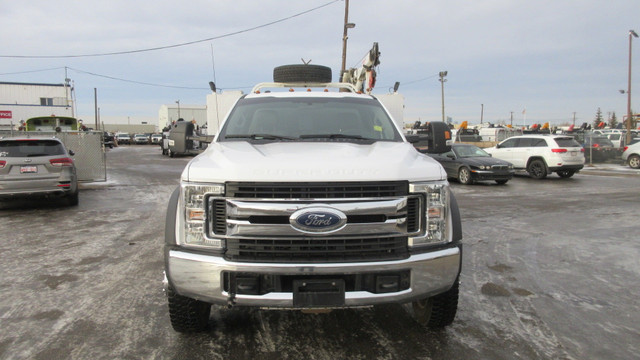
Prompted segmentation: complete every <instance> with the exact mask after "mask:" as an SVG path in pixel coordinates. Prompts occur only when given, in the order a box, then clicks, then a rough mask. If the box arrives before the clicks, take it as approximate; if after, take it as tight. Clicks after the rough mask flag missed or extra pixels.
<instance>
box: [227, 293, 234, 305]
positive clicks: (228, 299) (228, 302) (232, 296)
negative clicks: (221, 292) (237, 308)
mask: <svg viewBox="0 0 640 360" xmlns="http://www.w3.org/2000/svg"><path fill="white" fill-rule="evenodd" d="M235 304H236V293H230V294H229V297H228V298H227V308H229V309H231V308H232V307H233V306H234V305H235Z"/></svg>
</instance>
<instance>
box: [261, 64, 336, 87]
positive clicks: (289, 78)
mask: <svg viewBox="0 0 640 360" xmlns="http://www.w3.org/2000/svg"><path fill="white" fill-rule="evenodd" d="M273 81H275V82H283V83H291V82H294V83H299V82H302V83H305V82H307V83H311V82H315V83H327V82H331V68H330V67H328V66H323V65H305V64H295V65H282V66H278V67H276V68H274V69H273Z"/></svg>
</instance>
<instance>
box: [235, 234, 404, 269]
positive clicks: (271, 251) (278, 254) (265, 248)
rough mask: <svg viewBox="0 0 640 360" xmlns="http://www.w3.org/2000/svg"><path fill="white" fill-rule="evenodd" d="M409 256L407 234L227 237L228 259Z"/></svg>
mask: <svg viewBox="0 0 640 360" xmlns="http://www.w3.org/2000/svg"><path fill="white" fill-rule="evenodd" d="M408 256H409V253H408V249H407V238H406V237H379V238H341V239H340V238H324V237H323V238H312V239H243V238H230V239H227V251H226V253H225V259H227V260H231V261H255V262H293V263H305V262H310V263H313V262H342V261H384V260H400V259H406V258H407V257H408Z"/></svg>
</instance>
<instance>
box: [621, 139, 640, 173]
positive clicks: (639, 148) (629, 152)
mask: <svg viewBox="0 0 640 360" xmlns="http://www.w3.org/2000/svg"><path fill="white" fill-rule="evenodd" d="M622 160H624V161H625V162H626V163H627V164H629V166H631V167H632V168H634V169H640V142H639V143H635V144H632V145H629V146H625V147H624V152H623V153H622Z"/></svg>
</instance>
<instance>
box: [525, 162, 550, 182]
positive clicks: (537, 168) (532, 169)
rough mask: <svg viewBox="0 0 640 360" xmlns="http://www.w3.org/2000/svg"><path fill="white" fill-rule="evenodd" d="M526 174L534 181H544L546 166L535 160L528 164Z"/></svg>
mask: <svg viewBox="0 0 640 360" xmlns="http://www.w3.org/2000/svg"><path fill="white" fill-rule="evenodd" d="M527 172H528V173H529V176H531V177H532V178H534V179H544V178H546V177H547V166H546V165H545V164H544V161H542V160H540V159H536V160H533V161H532V162H530V163H529V166H527Z"/></svg>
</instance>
